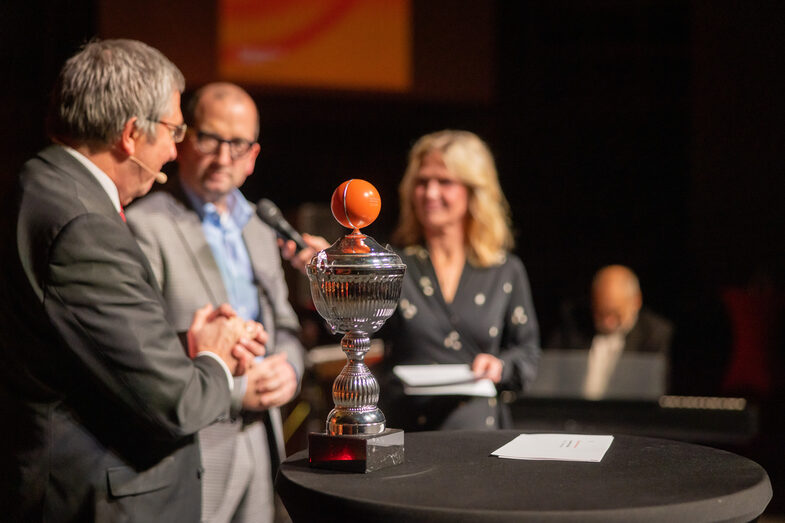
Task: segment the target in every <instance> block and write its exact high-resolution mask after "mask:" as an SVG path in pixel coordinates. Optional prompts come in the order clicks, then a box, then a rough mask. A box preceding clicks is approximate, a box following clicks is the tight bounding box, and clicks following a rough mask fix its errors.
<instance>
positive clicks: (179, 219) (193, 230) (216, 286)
mask: <svg viewBox="0 0 785 523" xmlns="http://www.w3.org/2000/svg"><path fill="white" fill-rule="evenodd" d="M177 186H178V188H179V183H178V184H177ZM172 195H173V196H174V197H175V200H176V201H177V203H176V204H173V208H172V217H173V219H174V223H175V225H176V226H177V231H178V233H179V234H180V239H181V241H182V242H183V244H184V245H185V246H186V247H187V249H188V250H189V251H190V255H191V259H192V260H194V266H195V267H196V271H197V272H198V273H199V279H200V280H201V282H202V284H203V285H204V287H205V289H206V290H207V293H208V294H209V296H210V299H211V300H212V302H213V303H214V304H216V305H219V304H222V303H227V302H228V301H229V296H228V295H227V294H226V288H225V287H224V284H223V279H222V278H221V270H220V269H219V268H218V264H217V263H215V258H214V257H213V251H212V250H211V249H210V246H209V245H208V244H207V240H206V239H205V236H204V230H203V229H202V222H201V221H200V220H199V215H198V214H197V213H196V211H194V210H193V209H191V207H190V205H189V204H188V203H187V198H186V197H185V194H184V193H183V192H182V191H173V192H172Z"/></svg>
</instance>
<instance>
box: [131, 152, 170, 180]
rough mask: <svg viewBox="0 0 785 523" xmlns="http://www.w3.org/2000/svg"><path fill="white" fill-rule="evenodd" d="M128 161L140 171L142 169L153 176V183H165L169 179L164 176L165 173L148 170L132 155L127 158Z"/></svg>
mask: <svg viewBox="0 0 785 523" xmlns="http://www.w3.org/2000/svg"><path fill="white" fill-rule="evenodd" d="M128 159H129V160H131V161H132V162H134V163H135V164H136V165H138V166H139V167H141V168H142V169H144V170H145V171H147V172H148V173H150V174H152V175H153V176H155V181H156V182H158V183H160V184H164V183H166V180H168V179H169V177H168V176H166V173H162V172H160V171H154V170H152V169H150V168H149V167H148V166H147V165H145V164H144V162H142V160H140V159H139V158H137V157H136V156H134V155H131V156H129V157H128Z"/></svg>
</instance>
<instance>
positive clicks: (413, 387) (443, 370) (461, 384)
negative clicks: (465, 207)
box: [393, 364, 496, 398]
mask: <svg viewBox="0 0 785 523" xmlns="http://www.w3.org/2000/svg"><path fill="white" fill-rule="evenodd" d="M393 373H394V374H395V375H396V376H397V377H398V378H399V379H400V380H401V381H402V382H403V385H404V387H403V391H404V393H405V394H408V395H410V396H453V395H461V396H482V397H488V398H493V397H496V386H495V385H494V384H493V382H492V381H491V380H489V379H485V378H481V379H477V378H476V377H475V376H474V373H473V372H472V370H471V368H470V367H469V366H468V365H466V364H455V365H396V366H395V367H393Z"/></svg>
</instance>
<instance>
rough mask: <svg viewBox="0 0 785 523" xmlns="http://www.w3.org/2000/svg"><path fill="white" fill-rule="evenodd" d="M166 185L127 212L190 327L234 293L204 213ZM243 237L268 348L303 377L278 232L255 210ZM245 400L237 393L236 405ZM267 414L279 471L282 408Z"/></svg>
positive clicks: (176, 312)
mask: <svg viewBox="0 0 785 523" xmlns="http://www.w3.org/2000/svg"><path fill="white" fill-rule="evenodd" d="M165 189H166V190H164V191H159V192H155V193H152V194H150V195H148V196H146V197H144V198H142V199H141V200H139V201H138V202H136V203H134V204H133V205H132V206H131V207H129V209H128V210H127V213H126V216H127V217H128V224H129V226H130V227H131V229H132V231H133V233H134V235H135V236H136V238H137V241H138V242H139V245H140V247H141V248H142V251H144V253H145V254H146V255H147V258H148V259H149V260H150V264H151V265H152V268H153V272H154V273H155V275H156V278H157V280H158V283H159V284H160V286H161V289H162V290H163V295H164V299H165V300H166V303H167V316H168V317H169V319H170V321H171V322H172V324H173V325H175V327H176V328H177V329H178V330H183V331H184V330H186V329H187V328H188V326H189V325H190V323H191V319H192V317H193V313H194V311H195V310H196V309H197V308H198V307H201V306H202V305H204V304H205V303H212V304H213V305H216V306H217V305H220V304H222V303H226V302H228V296H227V293H226V288H225V286H224V284H223V280H222V279H221V273H220V270H219V269H218V265H217V264H216V262H215V258H214V257H213V254H212V251H211V250H210V246H209V245H208V244H207V240H206V239H205V236H204V231H203V229H202V223H201V221H200V219H199V215H198V214H197V213H196V211H194V210H193V209H192V208H191V206H190V202H189V201H188V199H187V198H186V196H185V194H184V192H183V191H182V188H181V186H180V183H179V181H178V180H176V179H174V180H172V182H170V183H169V184H167V186H166V188H165ZM243 239H244V240H245V245H246V247H247V248H248V254H249V257H250V260H251V265H252V267H253V273H254V277H255V279H256V283H257V286H258V289H259V300H260V303H261V306H262V315H263V317H262V324H263V325H264V328H265V330H267V332H268V334H269V341H268V343H267V352H268V353H275V352H285V353H286V355H287V358H288V361H289V362H290V363H291V364H292V365H293V366H294V368H295V372H296V374H297V377H298V379H299V378H300V377H301V376H302V373H303V349H302V345H301V344H300V341H299V339H298V337H297V334H298V332H299V329H300V325H299V321H298V319H297V315H296V314H295V312H294V310H293V309H292V307H291V305H290V304H289V299H288V289H287V286H286V280H285V279H284V274H283V268H282V267H281V257H280V251H279V249H278V244H277V241H276V235H275V231H273V230H272V229H271V228H270V227H268V226H267V225H265V224H264V223H263V222H262V221H261V220H260V219H259V218H258V217H257V216H256V215H255V214H254V215H253V216H252V218H251V220H250V221H249V222H248V224H247V225H246V226H245V228H244V229H243ZM236 390H238V391H240V390H241V388H239V387H237V388H236ZM241 399H242V398H241V397H240V396H236V397H235V399H234V407H235V408H236V409H237V408H239V403H240V400H241ZM265 417H269V422H268V423H266V426H267V430H268V442H269V443H270V447H271V449H270V450H271V452H272V458H273V459H272V469H273V471H275V468H276V465H277V463H278V461H279V460H281V459H283V457H285V451H284V446H283V428H282V423H281V414H280V410H279V409H277V408H275V409H269V410H268V411H266V413H265Z"/></svg>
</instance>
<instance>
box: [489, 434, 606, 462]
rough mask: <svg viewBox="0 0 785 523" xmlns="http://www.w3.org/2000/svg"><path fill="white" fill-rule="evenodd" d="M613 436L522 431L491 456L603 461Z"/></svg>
mask: <svg viewBox="0 0 785 523" xmlns="http://www.w3.org/2000/svg"><path fill="white" fill-rule="evenodd" d="M611 443H613V436H596V435H589V434H521V435H520V436H518V437H516V438H515V439H514V440H512V441H510V442H509V443H507V444H506V445H502V446H501V447H499V448H498V449H496V450H494V451H493V452H491V455H493V456H498V457H500V458H509V459H536V460H560V461H593V462H600V461H602V458H603V456H605V453H606V452H607V451H608V449H609V448H610V446H611Z"/></svg>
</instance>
